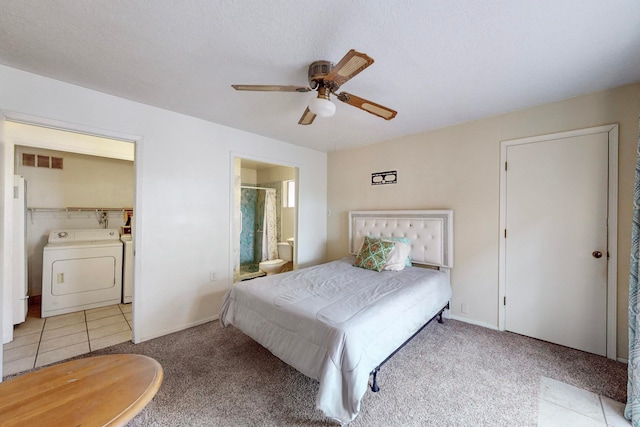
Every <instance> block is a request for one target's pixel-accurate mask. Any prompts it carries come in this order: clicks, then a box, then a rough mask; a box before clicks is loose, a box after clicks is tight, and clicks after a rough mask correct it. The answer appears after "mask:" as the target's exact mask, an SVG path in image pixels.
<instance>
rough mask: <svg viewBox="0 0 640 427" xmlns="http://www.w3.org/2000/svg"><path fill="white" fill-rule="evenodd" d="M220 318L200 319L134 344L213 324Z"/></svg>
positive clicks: (146, 337)
mask: <svg viewBox="0 0 640 427" xmlns="http://www.w3.org/2000/svg"><path fill="white" fill-rule="evenodd" d="M219 318H220V316H218V315H217V314H216V315H215V316H211V317H207V318H205V319H200V320H198V321H195V322H192V323H187V324H186V325H182V326H179V327H177V328H171V329H166V330H164V331H161V332H158V333H157V334H153V335H148V336H145V337H142V338H141V339H139V340H134V341H133V343H134V344H140V343H142V342H145V341H149V340H152V339H154V338H160V337H162V336H165V335H169V334H172V333H174V332H180V331H184V330H185V329H189V328H193V327H195V326H200V325H203V324H205V323H209V322H213V321H214V320H218V319H219ZM134 335H135V334H134ZM134 338H135V336H134Z"/></svg>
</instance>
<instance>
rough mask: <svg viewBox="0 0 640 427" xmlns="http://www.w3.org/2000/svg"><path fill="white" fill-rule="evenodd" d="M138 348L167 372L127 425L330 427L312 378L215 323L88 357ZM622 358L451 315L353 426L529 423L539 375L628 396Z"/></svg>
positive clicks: (410, 349)
mask: <svg viewBox="0 0 640 427" xmlns="http://www.w3.org/2000/svg"><path fill="white" fill-rule="evenodd" d="M109 353H139V354H145V355H148V356H151V357H153V358H155V359H156V360H158V361H159V362H160V363H161V364H162V366H163V368H164V374H165V379H164V382H163V384H162V387H161V388H160V390H159V392H158V394H157V395H156V398H155V399H154V402H153V404H152V405H151V406H149V407H148V408H147V409H146V410H145V411H144V412H143V413H141V414H140V416H139V417H138V418H136V419H135V420H134V422H132V425H145V426H324V425H327V426H330V425H336V424H335V423H333V422H331V421H329V420H327V419H326V418H324V417H323V416H322V415H321V413H320V412H319V411H317V410H316V409H315V396H316V392H317V389H318V383H317V382H316V381H314V380H311V379H309V378H307V377H305V376H304V375H302V374H300V373H298V372H297V371H296V370H294V369H293V368H290V367H289V366H287V365H286V364H284V363H283V362H281V361H280V360H279V359H277V358H276V357H274V356H273V355H271V353H269V352H268V351H267V350H265V349H264V348H262V347H261V346H260V345H258V344H256V343H255V342H254V341H252V340H251V339H249V338H248V337H246V336H245V335H244V334H242V333H241V332H240V331H239V330H237V329H235V328H222V327H221V326H220V325H219V324H218V323H217V322H213V323H208V324H205V325H201V326H198V327H195V328H191V329H189V330H186V331H182V332H178V333H175V334H171V335H168V336H164V337H161V338H157V339H154V340H151V341H148V342H145V343H142V344H138V345H134V344H132V343H124V344H119V345H117V346H115V347H110V348H107V349H104V350H100V351H98V352H94V353H92V354H91V355H97V354H109ZM626 372H627V371H626V365H625V364H622V363H619V362H614V361H611V360H609V359H606V358H604V357H600V356H595V355H591V354H587V353H583V352H580V351H577V350H572V349H567V348H565V347H561V346H557V345H553V344H549V343H545V342H542V341H538V340H534V339H530V338H526V337H522V336H519V335H516V334H512V333H508V332H497V331H492V330H489V329H486V328H482V327H478V326H474V325H469V324H466V323H462V322H459V321H455V320H445V323H444V324H438V323H436V322H433V323H432V324H430V325H429V326H428V327H427V328H426V329H425V330H424V331H422V332H421V333H420V334H419V335H418V336H417V337H416V338H415V339H414V340H413V341H412V342H411V343H410V344H409V345H408V346H406V347H405V348H404V349H402V350H401V351H400V352H399V353H398V354H396V355H395V356H394V357H393V358H392V359H391V360H390V361H389V362H388V363H387V364H386V365H385V366H384V367H383V368H382V370H381V372H380V375H379V385H380V387H381V390H380V392H378V393H373V392H371V390H368V391H367V393H366V394H365V396H364V398H363V399H362V407H361V412H360V415H359V416H358V417H357V418H356V419H355V421H353V422H352V423H351V424H350V425H351V426H357V427H362V426H465V427H467V426H534V425H536V420H537V405H538V401H537V398H538V391H539V387H540V377H541V376H546V377H549V378H554V379H557V380H560V381H563V382H566V383H569V384H572V385H575V386H577V387H580V388H584V389H587V390H590V391H593V392H595V393H597V394H601V395H604V396H607V397H610V398H612V399H614V400H618V401H624V400H625V399H626V375H627V373H626Z"/></svg>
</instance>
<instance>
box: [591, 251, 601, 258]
mask: <svg viewBox="0 0 640 427" xmlns="http://www.w3.org/2000/svg"><path fill="white" fill-rule="evenodd" d="M591 255H593V257H594V258H602V252H600V251H593V252H591Z"/></svg>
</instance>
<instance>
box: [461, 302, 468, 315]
mask: <svg viewBox="0 0 640 427" xmlns="http://www.w3.org/2000/svg"><path fill="white" fill-rule="evenodd" d="M460 311H461V312H462V314H468V313H469V307H467V304H462V306H461V307H460Z"/></svg>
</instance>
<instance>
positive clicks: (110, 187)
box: [4, 119, 135, 345]
mask: <svg viewBox="0 0 640 427" xmlns="http://www.w3.org/2000/svg"><path fill="white" fill-rule="evenodd" d="M5 137H6V139H7V140H6V143H7V144H9V146H10V150H9V153H10V155H11V157H12V163H13V168H12V172H13V174H16V175H18V176H22V177H23V181H26V184H27V186H26V187H27V188H28V190H27V192H26V197H25V202H24V208H23V209H22V212H21V213H20V215H22V216H23V218H24V223H25V227H24V241H25V242H26V244H25V246H26V250H25V251H24V252H22V253H21V252H19V251H15V250H14V251H13V252H14V258H15V261H16V263H17V262H18V260H19V258H21V257H24V261H25V263H26V264H27V267H28V271H27V275H26V276H27V278H28V285H27V289H28V295H29V301H30V307H29V309H30V315H32V316H37V317H40V311H39V310H37V309H35V310H34V309H33V307H36V306H39V305H40V304H41V299H40V295H42V272H43V248H44V247H45V245H46V244H47V241H48V238H49V233H50V231H51V230H66V229H73V230H77V229H100V228H102V229H107V230H104V231H105V232H106V231H110V230H115V231H117V233H116V234H115V237H114V239H116V240H114V242H116V241H117V243H120V239H121V236H122V237H123V241H124V238H126V237H129V238H130V236H132V234H131V231H132V228H133V227H132V225H133V212H134V211H133V207H134V204H135V165H134V150H135V145H134V144H133V141H130V140H120V139H112V138H108V137H106V136H105V137H102V136H95V135H89V134H86V133H80V132H74V131H70V130H66V129H58V128H52V127H48V126H47V127H45V126H41V125H38V124H30V123H24V122H22V121H12V120H11V119H9V120H7V121H6V122H5ZM14 197H15V195H14ZM14 231H15V230H14ZM113 245H114V246H115V243H113ZM123 246H124V243H123ZM120 252H124V251H122V250H121V251H120ZM122 255H123V259H122V262H120V261H119V262H118V264H117V265H118V266H119V265H122V264H123V263H124V258H125V254H124V253H123V254H122ZM127 268H128V270H129V271H131V270H132V266H131V263H128V264H127ZM122 273H123V269H122V268H120V267H118V268H117V269H115V270H114V271H113V274H114V278H115V279H114V286H115V287H114V295H115V289H116V288H117V289H118V291H120V289H121V283H122V282H121V280H120V278H121V277H122V276H123V274H122ZM116 279H117V280H116ZM127 279H128V280H127V284H128V286H127V290H126V294H127V298H125V299H124V302H126V303H132V299H131V290H132V288H133V276H132V275H130V276H129V275H128V276H127ZM14 293H15V292H14ZM111 301H113V302H114V304H117V303H121V302H123V299H122V298H121V292H118V293H117V295H115V296H114V297H113V298H110V300H109V303H110V304H111ZM100 305H101V304H100V303H99V302H95V303H92V304H89V306H87V307H83V308H86V309H93V308H94V307H95V309H97V308H98V306H100ZM131 306H132V304H128V307H127V306H126V305H125V304H122V307H119V308H118V310H116V311H117V312H118V313H117V314H119V315H123V319H120V320H123V322H122V323H123V325H122V326H123V328H124V326H128V327H129V340H130V339H131V336H132V334H131V331H132V329H133V313H132V311H133V310H132V307H131ZM123 311H124V313H123ZM23 321H24V318H23V319H22V320H21V321H18V322H17V323H18V324H20V323H22V322H23ZM14 323H16V322H14ZM124 323H126V325H124ZM23 329H24V328H23ZM93 335H94V336H96V335H97V333H96V334H93ZM11 338H12V337H8V340H11ZM8 340H7V339H5V340H4V341H5V342H6V341H8ZM95 345H97V344H95Z"/></svg>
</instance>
